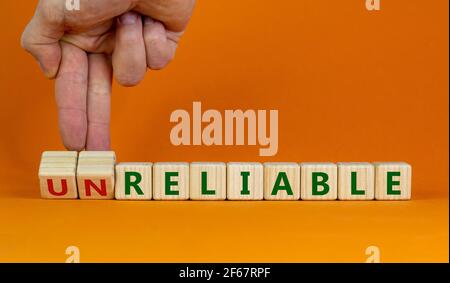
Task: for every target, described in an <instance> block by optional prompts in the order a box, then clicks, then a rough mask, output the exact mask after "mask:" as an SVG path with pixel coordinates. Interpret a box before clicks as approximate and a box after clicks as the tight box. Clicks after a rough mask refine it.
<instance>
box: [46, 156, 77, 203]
mask: <svg viewBox="0 0 450 283" xmlns="http://www.w3.org/2000/svg"><path fill="white" fill-rule="evenodd" d="M76 168H77V152H76V151H46V152H43V153H42V156H41V164H40V166H39V174H38V175H39V186H40V192H41V197H42V198H46V199H76V198H78V190H77V182H76Z"/></svg>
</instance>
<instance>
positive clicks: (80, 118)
mask: <svg viewBox="0 0 450 283" xmlns="http://www.w3.org/2000/svg"><path fill="white" fill-rule="evenodd" d="M61 49H62V59H61V66H60V68H59V72H58V75H57V77H56V83H55V88H56V89H55V93H56V104H57V106H58V116H59V128H60V132H61V137H62V140H63V143H64V146H65V147H66V148H67V149H69V150H82V149H84V147H85V143H86V132H87V116H86V95H87V79H88V60H87V55H86V53H85V52H84V51H83V50H81V49H79V48H78V47H76V46H73V45H71V44H68V43H64V42H62V43H61Z"/></svg>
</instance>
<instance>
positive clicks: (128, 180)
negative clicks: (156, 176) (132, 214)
mask: <svg viewBox="0 0 450 283" xmlns="http://www.w3.org/2000/svg"><path fill="white" fill-rule="evenodd" d="M114 191H115V197H116V199H118V200H151V199H152V163H150V162H121V163H118V164H117V165H116V181H115V188H114Z"/></svg>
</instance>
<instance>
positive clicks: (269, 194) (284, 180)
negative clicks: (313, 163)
mask: <svg viewBox="0 0 450 283" xmlns="http://www.w3.org/2000/svg"><path fill="white" fill-rule="evenodd" d="M299 198H300V166H299V165H298V164H297V163H294V162H266V163H264V199H266V200H298V199H299Z"/></svg>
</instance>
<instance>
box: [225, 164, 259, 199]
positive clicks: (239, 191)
mask: <svg viewBox="0 0 450 283" xmlns="http://www.w3.org/2000/svg"><path fill="white" fill-rule="evenodd" d="M244 179H245V180H244ZM244 184H245V185H246V186H245V188H244ZM263 198H264V169H263V165H262V164H261V163H257V162H229V163H228V164H227V199H229V200H262V199H263Z"/></svg>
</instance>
